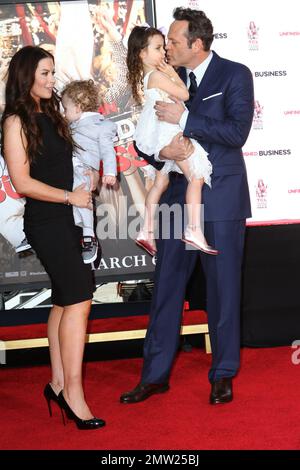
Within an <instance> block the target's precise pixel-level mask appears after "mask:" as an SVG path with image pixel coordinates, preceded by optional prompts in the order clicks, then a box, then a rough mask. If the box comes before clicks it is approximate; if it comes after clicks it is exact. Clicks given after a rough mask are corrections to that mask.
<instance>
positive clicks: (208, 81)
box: [194, 52, 220, 101]
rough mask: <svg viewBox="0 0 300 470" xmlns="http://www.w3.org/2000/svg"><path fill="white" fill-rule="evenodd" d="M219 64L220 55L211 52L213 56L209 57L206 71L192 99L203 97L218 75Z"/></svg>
mask: <svg viewBox="0 0 300 470" xmlns="http://www.w3.org/2000/svg"><path fill="white" fill-rule="evenodd" d="M219 64H220V57H219V56H218V54H216V53H215V52H213V58H212V59H211V61H210V63H209V65H208V67H207V69H206V72H205V74H204V76H203V78H202V80H201V83H200V85H199V86H198V91H197V94H196V96H195V99H194V101H195V100H199V99H202V98H204V97H205V95H206V93H207V89H209V87H210V86H211V85H212V84H213V83H214V82H215V81H216V77H218V74H219V73H220V72H219V71H218V69H219Z"/></svg>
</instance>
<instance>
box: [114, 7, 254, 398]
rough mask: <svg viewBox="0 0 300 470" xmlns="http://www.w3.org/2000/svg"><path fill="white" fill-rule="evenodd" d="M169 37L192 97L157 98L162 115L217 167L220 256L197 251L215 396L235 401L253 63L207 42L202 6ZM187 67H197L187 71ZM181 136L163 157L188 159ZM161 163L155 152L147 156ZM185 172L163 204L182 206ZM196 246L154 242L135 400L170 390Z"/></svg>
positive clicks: (212, 203) (211, 225)
mask: <svg viewBox="0 0 300 470" xmlns="http://www.w3.org/2000/svg"><path fill="white" fill-rule="evenodd" d="M173 16H174V20H175V21H174V22H173V23H172V24H171V26H170V30H169V34H168V44H167V47H166V49H167V57H168V62H169V63H170V64H171V65H173V66H174V67H179V73H180V75H181V77H182V78H183V79H185V80H186V82H187V86H188V87H189V90H190V98H189V100H188V102H187V103H186V107H184V106H183V104H182V103H180V102H179V101H177V100H174V103H165V102H157V103H156V113H157V116H158V118H159V119H161V120H163V121H167V122H170V123H179V124H180V126H181V128H182V130H183V135H184V136H185V137H186V138H188V137H192V138H194V139H196V140H198V142H199V143H200V144H201V145H202V146H203V147H204V149H205V150H206V151H207V152H208V158H209V159H210V161H211V163H212V166H213V174H212V188H211V189H210V188H209V187H208V186H207V185H205V186H204V189H203V203H204V220H205V227H204V228H205V236H206V239H207V241H208V243H209V244H210V245H211V246H213V247H215V248H216V249H217V250H218V251H219V254H218V255H217V256H211V255H209V254H204V253H200V255H201V262H202V265H203V268H204V272H205V276H206V284H207V299H206V300H207V314H208V324H209V333H210V339H211V346H212V365H211V368H210V371H209V381H210V383H211V393H210V397H209V401H210V403H211V404H218V403H227V402H229V401H231V400H232V398H233V392H232V378H233V377H234V376H235V375H236V373H237V371H238V369H239V360H240V293H241V265H242V258H243V248H244V236H245V221H246V218H247V217H250V216H251V208H250V198H249V189H248V183H247V174H246V168H245V163H244V160H243V155H242V146H243V145H244V144H245V142H246V140H247V137H248V134H249V131H250V128H251V124H252V119H253V108H254V96H253V80H252V74H251V72H250V70H249V69H248V68H247V67H245V66H244V65H242V64H239V63H236V62H232V61H229V60H226V59H223V58H221V57H219V56H218V55H217V54H216V53H215V52H213V51H211V50H210V46H211V43H212V41H213V27H212V24H211V22H210V20H209V19H208V18H207V17H206V15H205V14H204V13H203V12H202V11H197V10H192V9H189V8H176V9H175V11H174V15H173ZM191 72H193V73H192V74H191ZM186 138H182V137H181V136H180V135H178V136H176V137H175V138H174V139H173V141H172V142H171V143H170V145H168V146H167V147H165V148H164V149H163V150H162V151H161V153H160V155H159V158H160V159H161V160H162V161H163V160H167V159H172V160H183V159H186V158H187V157H188V156H189V155H190V153H191V148H190V143H189V141H188V139H186ZM139 154H140V155H142V156H143V157H144V158H145V159H147V160H148V162H149V163H152V164H153V165H155V160H154V158H153V156H152V157H150V156H146V155H143V154H141V152H139ZM185 190H186V180H185V178H184V177H183V176H182V175H178V174H175V173H174V174H172V173H171V174H170V184H169V188H168V189H167V191H166V192H165V193H164V195H163V197H162V199H161V203H167V204H169V205H172V204H174V203H180V204H182V205H183V204H184V198H185ZM197 258H198V252H196V251H190V250H187V249H186V246H185V244H184V243H183V242H182V241H181V240H179V239H176V238H175V237H172V236H171V237H170V239H168V240H166V239H160V240H158V259H157V266H156V271H155V288H154V293H153V299H152V306H151V313H150V324H149V327H148V331H147V336H146V339H145V344H144V366H143V371H142V377H141V381H140V383H139V384H138V385H137V387H136V388H135V389H134V390H132V391H130V392H127V393H125V394H123V395H122V396H121V398H120V401H121V402H122V403H137V402H139V401H142V400H145V399H147V398H148V397H150V396H151V395H153V394H154V393H162V392H165V391H167V390H168V389H169V383H168V382H169V376H170V372H171V368H172V364H173V361H174V357H175V355H176V351H177V348H178V343H179V331H180V325H181V316H182V310H183V304H184V299H185V289H186V284H187V282H188V280H189V277H190V275H191V273H192V271H193V269H194V267H195V263H196V261H197Z"/></svg>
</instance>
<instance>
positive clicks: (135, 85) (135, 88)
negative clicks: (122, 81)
mask: <svg viewBox="0 0 300 470" xmlns="http://www.w3.org/2000/svg"><path fill="white" fill-rule="evenodd" d="M157 35H159V36H162V38H163V39H164V40H165V37H164V35H163V33H162V32H161V31H159V29H156V28H152V27H151V26H135V27H134V28H133V30H132V31H131V33H130V36H129V38H128V51H127V68H128V72H127V80H128V83H129V84H130V86H131V90H132V96H133V98H134V100H135V101H136V102H137V103H139V104H140V103H141V95H140V90H141V89H143V61H142V59H141V58H140V53H141V51H142V50H143V49H145V47H147V46H148V44H149V38H152V37H153V36H157Z"/></svg>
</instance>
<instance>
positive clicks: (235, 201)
mask: <svg viewBox="0 0 300 470" xmlns="http://www.w3.org/2000/svg"><path fill="white" fill-rule="evenodd" d="M179 74H180V76H181V77H182V79H183V80H185V79H186V77H185V75H186V70H185V69H179ZM253 111H254V91H253V79H252V74H251V71H250V70H249V69H248V68H247V67H246V66H245V65H243V64H239V63H237V62H232V61H230V60H227V59H223V58H221V57H219V56H218V55H217V54H216V53H215V52H213V58H212V60H211V61H210V63H209V66H208V68H207V70H206V72H205V74H204V77H203V79H202V81H201V83H200V85H199V87H198V90H197V94H196V96H195V97H194V100H193V102H192V106H191V108H190V111H189V117H188V120H187V123H186V127H185V129H184V135H185V136H186V137H191V138H193V139H196V140H197V141H198V142H199V143H200V144H201V145H202V146H203V148H204V149H205V150H206V151H207V152H208V158H209V159H210V161H211V163H212V166H213V174H212V188H211V189H210V188H209V187H208V186H207V185H206V184H205V185H204V187H203V192H202V202H203V203H204V218H205V220H206V221H222V220H241V219H245V218H247V217H250V216H251V206H250V197H249V188H248V182H247V173H246V167H245V162H244V159H243V154H242V146H243V145H244V144H245V142H246V140H247V138H248V135H249V132H250V129H251V125H252V119H253ZM143 156H144V155H143ZM144 157H145V156H144ZM146 159H147V161H148V162H149V163H151V164H153V163H154V159H153V158H152V157H150V158H149V156H148V157H146Z"/></svg>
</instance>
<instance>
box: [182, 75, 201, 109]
mask: <svg viewBox="0 0 300 470" xmlns="http://www.w3.org/2000/svg"><path fill="white" fill-rule="evenodd" d="M189 77H190V81H191V84H190V88H189V94H190V97H189V99H188V100H187V101H186V102H185V105H186V107H187V109H188V110H189V109H190V107H191V106H192V101H193V99H194V97H195V95H196V93H197V88H198V85H197V81H196V75H195V74H194V72H190V74H189Z"/></svg>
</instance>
